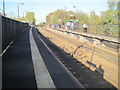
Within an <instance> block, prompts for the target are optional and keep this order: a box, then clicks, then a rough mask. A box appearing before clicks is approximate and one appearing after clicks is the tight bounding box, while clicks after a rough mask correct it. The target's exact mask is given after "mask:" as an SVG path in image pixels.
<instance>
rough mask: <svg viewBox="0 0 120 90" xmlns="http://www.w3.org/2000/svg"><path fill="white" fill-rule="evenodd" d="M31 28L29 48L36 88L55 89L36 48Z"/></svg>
mask: <svg viewBox="0 0 120 90" xmlns="http://www.w3.org/2000/svg"><path fill="white" fill-rule="evenodd" d="M32 28H33V27H31V28H30V34H29V35H30V47H31V53H32V60H33V66H34V71H35V78H36V82H37V88H55V85H54V83H53V80H52V78H51V76H50V74H49V72H48V70H47V67H46V66H45V64H44V61H43V59H42V56H41V55H40V52H39V50H38V47H37V45H36V43H35V40H34V37H33V34H32Z"/></svg>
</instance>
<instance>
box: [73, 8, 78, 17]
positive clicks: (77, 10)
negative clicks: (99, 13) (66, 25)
mask: <svg viewBox="0 0 120 90" xmlns="http://www.w3.org/2000/svg"><path fill="white" fill-rule="evenodd" d="M73 8H76V10H77V15H76V19H78V17H77V16H78V8H77V7H76V6H73Z"/></svg>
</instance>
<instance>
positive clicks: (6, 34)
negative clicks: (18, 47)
mask: <svg viewBox="0 0 120 90" xmlns="http://www.w3.org/2000/svg"><path fill="white" fill-rule="evenodd" d="M0 23H2V28H1V29H2V51H3V50H4V49H5V48H6V47H7V46H8V45H9V44H10V43H11V42H12V41H13V40H14V39H15V38H16V35H17V34H19V32H20V31H22V30H23V29H25V28H26V27H27V26H28V23H23V22H20V21H16V20H13V19H9V18H6V17H3V16H1V15H0Z"/></svg>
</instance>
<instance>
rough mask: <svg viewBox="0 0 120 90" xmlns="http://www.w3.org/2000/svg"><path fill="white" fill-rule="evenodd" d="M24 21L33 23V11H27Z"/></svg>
mask: <svg viewBox="0 0 120 90" xmlns="http://www.w3.org/2000/svg"><path fill="white" fill-rule="evenodd" d="M24 19H25V21H27V22H28V23H29V24H33V25H35V14H34V13H33V12H27V13H26V16H25V17H24Z"/></svg>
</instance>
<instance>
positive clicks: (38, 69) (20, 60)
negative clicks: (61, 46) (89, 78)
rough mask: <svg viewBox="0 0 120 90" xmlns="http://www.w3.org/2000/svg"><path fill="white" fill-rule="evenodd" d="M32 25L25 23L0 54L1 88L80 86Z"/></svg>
mask: <svg viewBox="0 0 120 90" xmlns="http://www.w3.org/2000/svg"><path fill="white" fill-rule="evenodd" d="M34 29H35V28H34V27H27V28H26V29H24V30H23V31H22V32H21V33H20V34H19V35H18V36H17V38H16V40H15V41H14V42H13V43H12V44H11V45H10V47H9V48H8V49H7V50H6V51H5V53H4V54H3V56H2V88H3V90H4V89H6V88H34V89H36V90H37V89H38V88H84V87H83V86H82V85H81V83H79V82H78V80H77V79H76V78H75V77H74V76H73V75H72V74H71V73H70V72H69V71H68V70H67V69H66V68H65V67H64V66H63V65H62V64H61V62H59V60H57V57H55V56H54V54H53V53H52V51H50V49H49V48H48V47H47V45H46V44H45V43H44V41H43V40H42V39H41V38H40V36H38V35H37V33H36V32H37V31H36V30H34Z"/></svg>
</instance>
